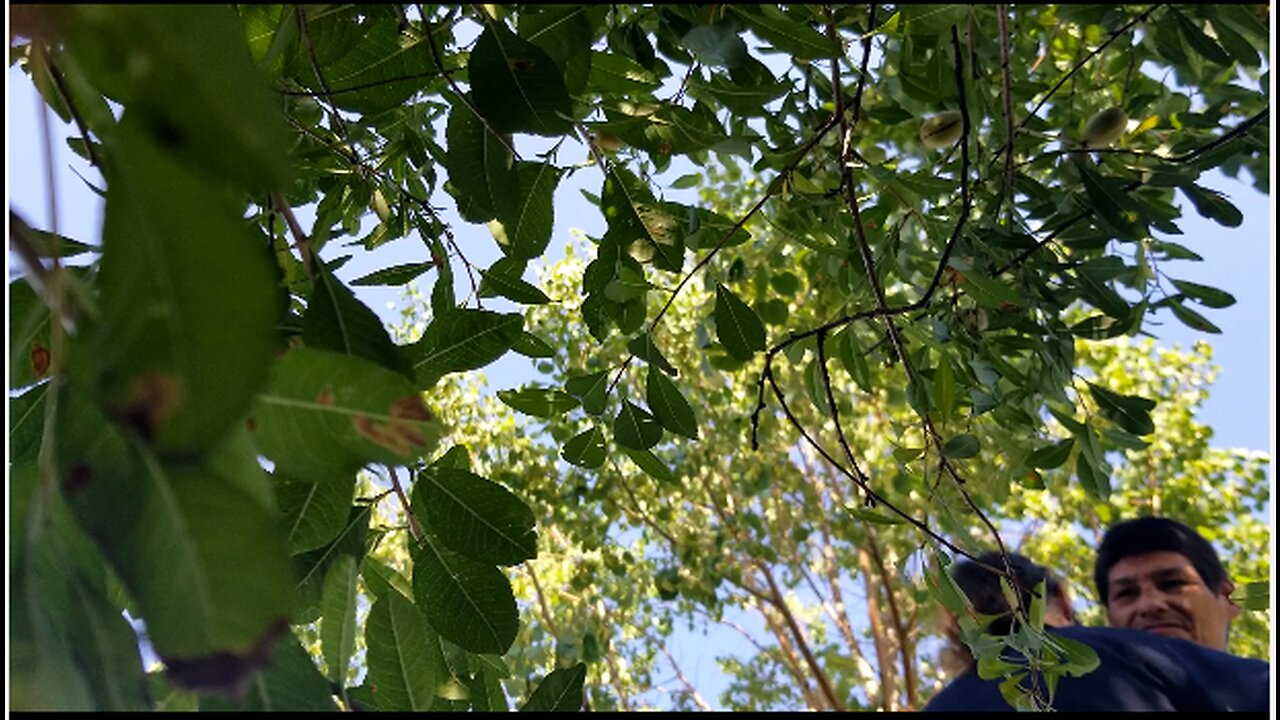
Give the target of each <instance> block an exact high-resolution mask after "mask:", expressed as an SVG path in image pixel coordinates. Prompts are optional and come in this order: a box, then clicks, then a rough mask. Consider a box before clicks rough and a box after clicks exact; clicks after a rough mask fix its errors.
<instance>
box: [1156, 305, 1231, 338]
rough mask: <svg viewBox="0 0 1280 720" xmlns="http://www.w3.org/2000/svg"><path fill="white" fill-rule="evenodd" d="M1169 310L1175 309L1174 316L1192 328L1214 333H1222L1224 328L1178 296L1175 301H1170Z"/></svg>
mask: <svg viewBox="0 0 1280 720" xmlns="http://www.w3.org/2000/svg"><path fill="white" fill-rule="evenodd" d="M1169 310H1171V311H1173V316H1174V317H1176V318H1178V319H1179V320H1181V321H1182V324H1183V325H1186V326H1187V327H1189V328H1191V329H1192V330H1199V331H1200V332H1206V333H1212V334H1214V335H1221V334H1222V328H1220V327H1218V326H1217V325H1214V324H1213V323H1212V322H1209V319H1208V318H1206V317H1205V316H1203V315H1201V314H1200V313H1198V312H1196V311H1195V310H1192V309H1191V308H1189V307H1187V306H1186V305H1183V304H1182V302H1181V301H1180V300H1178V299H1176V298H1175V299H1174V300H1173V302H1171V303H1169Z"/></svg>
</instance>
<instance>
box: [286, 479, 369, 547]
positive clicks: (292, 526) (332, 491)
mask: <svg viewBox="0 0 1280 720" xmlns="http://www.w3.org/2000/svg"><path fill="white" fill-rule="evenodd" d="M355 487H356V477H355V473H344V474H342V475H332V476H326V477H321V478H317V479H316V480H315V481H314V482H310V481H306V480H296V479H294V478H291V477H288V476H286V475H285V474H284V473H283V472H279V471H277V472H276V484H275V494H276V498H277V502H278V503H279V505H280V516H281V518H282V519H283V523H284V528H285V532H286V533H287V540H288V543H289V552H290V553H292V554H297V553H300V552H306V551H307V550H314V549H315V548H318V547H323V546H324V545H327V544H329V542H331V541H332V540H333V539H334V538H335V537H337V535H338V533H340V532H342V528H343V527H345V526H346V522H347V515H348V514H349V513H350V510H351V501H352V498H353V497H354V495H355Z"/></svg>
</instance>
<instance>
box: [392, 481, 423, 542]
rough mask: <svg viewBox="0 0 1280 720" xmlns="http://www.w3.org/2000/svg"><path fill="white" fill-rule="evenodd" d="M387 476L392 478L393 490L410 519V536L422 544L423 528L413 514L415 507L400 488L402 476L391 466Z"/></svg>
mask: <svg viewBox="0 0 1280 720" xmlns="http://www.w3.org/2000/svg"><path fill="white" fill-rule="evenodd" d="M387 476H388V477H390V478H391V489H392V490H394V491H395V493H396V497H398V498H400V504H401V505H402V506H403V507H404V514H405V515H406V516H408V518H409V534H410V535H412V536H413V539H414V540H416V541H417V542H419V543H421V542H422V539H423V537H424V535H423V532H422V526H421V525H419V524H418V518H417V517H415V516H414V514H413V506H412V505H410V503H409V497H408V496H407V495H405V494H404V488H403V487H401V486H400V476H399V475H398V474H397V473H396V469H395V468H394V467H392V466H390V465H388V466H387Z"/></svg>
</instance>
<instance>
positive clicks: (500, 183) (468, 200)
mask: <svg viewBox="0 0 1280 720" xmlns="http://www.w3.org/2000/svg"><path fill="white" fill-rule="evenodd" d="M465 100H466V98H463V100H460V101H459V102H457V103H455V104H454V105H453V108H452V109H451V110H450V111H449V122H448V125H447V126H446V128H445V138H446V140H447V141H448V150H447V151H446V154H445V157H444V166H445V169H446V170H447V171H448V173H449V182H450V183H452V184H453V186H454V188H456V190H457V192H458V193H460V194H461V195H462V197H459V198H458V211H459V212H460V213H461V214H462V217H463V219H465V220H470V221H472V222H485V221H486V220H491V219H493V218H494V217H496V216H497V215H498V214H499V212H500V210H503V209H506V208H509V207H513V206H515V205H516V199H517V198H519V197H520V195H519V188H520V176H519V174H518V173H517V172H516V168H515V156H514V154H513V153H512V150H511V147H512V145H511V138H510V136H507V135H499V134H495V131H494V129H493V126H492V125H487V124H485V123H484V121H482V120H481V119H480V118H479V117H478V116H477V115H476V114H475V112H474V111H473V110H472V108H471V107H470V106H469V105H468V104H467V103H466V102H465Z"/></svg>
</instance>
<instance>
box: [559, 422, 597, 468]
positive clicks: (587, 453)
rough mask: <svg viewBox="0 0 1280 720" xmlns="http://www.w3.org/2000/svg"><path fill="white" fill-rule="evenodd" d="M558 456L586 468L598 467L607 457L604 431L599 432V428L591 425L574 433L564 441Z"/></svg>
mask: <svg viewBox="0 0 1280 720" xmlns="http://www.w3.org/2000/svg"><path fill="white" fill-rule="evenodd" d="M560 457H562V458H564V459H565V460H566V461H567V462H570V463H572V464H574V465H577V466H578V467H583V468H587V469H588V470H591V469H595V468H598V467H600V466H601V465H603V464H604V461H605V460H606V459H607V458H608V453H607V452H606V450H605V442H604V433H602V432H600V428H596V427H593V428H591V429H589V430H584V431H582V432H580V433H578V434H577V435H574V436H573V437H572V438H569V439H568V440H567V441H565V444H564V447H563V448H562V449H561V450H560Z"/></svg>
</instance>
